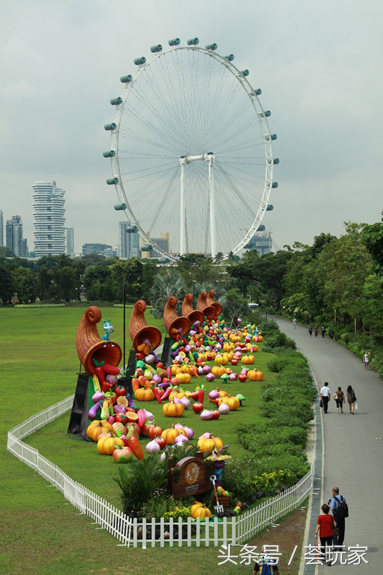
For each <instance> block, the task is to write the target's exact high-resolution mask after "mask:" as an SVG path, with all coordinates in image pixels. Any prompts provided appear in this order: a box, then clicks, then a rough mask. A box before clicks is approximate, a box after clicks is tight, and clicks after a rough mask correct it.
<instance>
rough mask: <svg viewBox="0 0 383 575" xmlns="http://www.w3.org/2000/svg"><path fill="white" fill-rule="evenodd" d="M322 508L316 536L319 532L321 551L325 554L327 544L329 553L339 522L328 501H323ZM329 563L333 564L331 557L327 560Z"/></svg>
mask: <svg viewBox="0 0 383 575" xmlns="http://www.w3.org/2000/svg"><path fill="white" fill-rule="evenodd" d="M321 510H322V511H323V513H321V514H320V515H319V516H318V522H317V527H316V530H315V536H317V535H318V532H319V538H320V544H321V551H322V553H323V555H324V556H325V553H326V546H327V553H329V550H330V547H331V546H332V542H333V538H334V527H336V526H337V524H336V520H335V519H334V517H333V516H332V515H330V514H329V511H330V507H329V506H328V505H327V503H323V505H322V507H321ZM327 565H331V561H330V560H329V558H328V561H327Z"/></svg>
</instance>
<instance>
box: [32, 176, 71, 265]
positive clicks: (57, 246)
mask: <svg viewBox="0 0 383 575" xmlns="http://www.w3.org/2000/svg"><path fill="white" fill-rule="evenodd" d="M64 194H65V192H64V190H62V189H61V188H58V187H57V186H56V182H54V181H50V182H35V184H34V185H33V208H34V214H33V215H34V220H35V221H34V228H35V231H34V236H35V256H36V257H37V258H40V257H43V256H57V255H59V254H63V253H65V229H64V223H65V218H64V215H65V208H64V204H65V200H64Z"/></svg>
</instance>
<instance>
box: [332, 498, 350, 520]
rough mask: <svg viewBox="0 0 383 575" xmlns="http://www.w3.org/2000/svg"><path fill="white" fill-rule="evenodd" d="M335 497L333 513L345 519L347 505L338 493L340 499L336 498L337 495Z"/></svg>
mask: <svg viewBox="0 0 383 575" xmlns="http://www.w3.org/2000/svg"><path fill="white" fill-rule="evenodd" d="M335 499H336V501H337V507H336V510H335V514H336V515H337V516H338V517H339V519H345V518H346V517H348V505H347V503H346V502H345V500H344V499H343V497H342V496H341V495H340V501H339V499H337V497H335Z"/></svg>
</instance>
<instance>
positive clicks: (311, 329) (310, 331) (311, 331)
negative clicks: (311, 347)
mask: <svg viewBox="0 0 383 575" xmlns="http://www.w3.org/2000/svg"><path fill="white" fill-rule="evenodd" d="M312 334H313V328H312V326H311V325H310V327H309V336H310V337H311V336H312Z"/></svg>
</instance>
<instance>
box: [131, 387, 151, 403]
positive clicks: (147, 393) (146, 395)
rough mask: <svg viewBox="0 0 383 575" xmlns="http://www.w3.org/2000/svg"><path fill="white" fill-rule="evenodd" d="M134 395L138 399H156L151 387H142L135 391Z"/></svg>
mask: <svg viewBox="0 0 383 575" xmlns="http://www.w3.org/2000/svg"><path fill="white" fill-rule="evenodd" d="M134 395H135V396H136V399H138V401H152V399H154V393H153V391H152V390H151V389H146V388H143V387H142V388H140V389H137V391H135V393H134Z"/></svg>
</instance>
